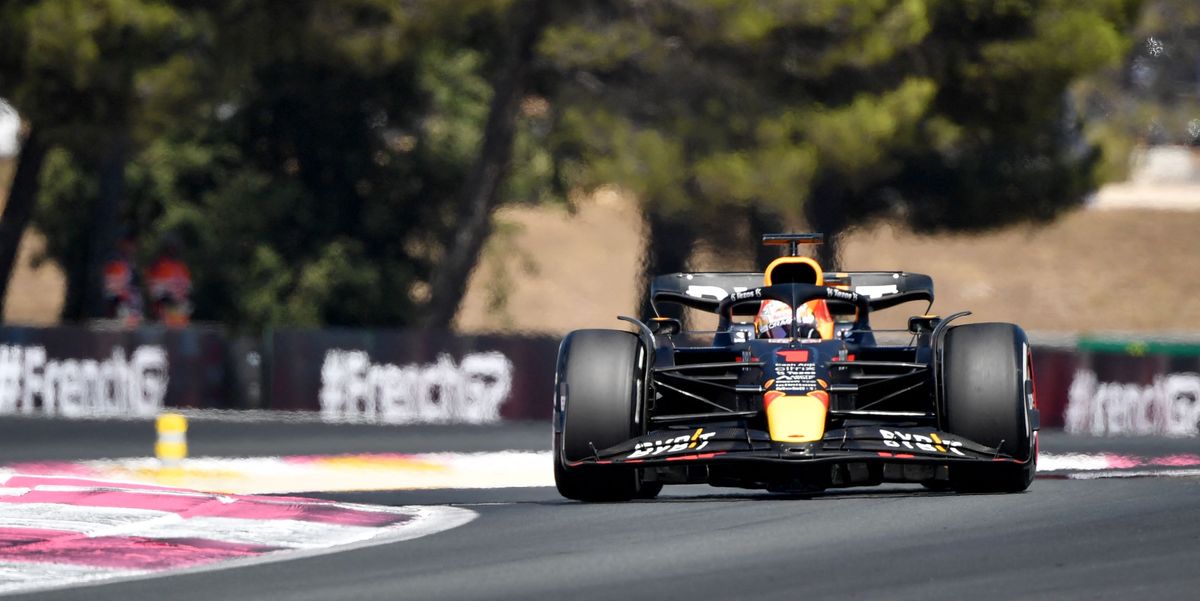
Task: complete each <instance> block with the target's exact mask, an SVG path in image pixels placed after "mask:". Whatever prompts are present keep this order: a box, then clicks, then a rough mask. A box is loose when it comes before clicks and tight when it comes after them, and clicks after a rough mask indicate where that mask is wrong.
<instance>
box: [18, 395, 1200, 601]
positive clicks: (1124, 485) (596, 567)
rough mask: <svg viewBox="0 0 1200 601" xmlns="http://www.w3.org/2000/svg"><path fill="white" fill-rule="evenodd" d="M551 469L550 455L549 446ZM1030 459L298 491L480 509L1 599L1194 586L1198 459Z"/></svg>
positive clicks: (242, 435) (741, 594) (200, 446)
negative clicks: (908, 478)
mask: <svg viewBox="0 0 1200 601" xmlns="http://www.w3.org/2000/svg"><path fill="white" fill-rule="evenodd" d="M152 431H153V428H152V426H151V425H149V424H147V423H145V422H104V423H103V424H98V423H96V422H63V421H49V420H36V419H17V418H6V419H0V461H3V462H12V461H17V460H20V461H35V460H39V459H72V458H78V459H87V458H97V457H109V456H122V455H144V454H146V453H147V451H148V448H149V447H148V445H150V444H151V443H152V440H153V434H152ZM189 441H190V442H191V444H192V448H193V454H208V455H216V454H224V455H278V454H284V453H300V452H302V453H340V452H365V451H377V452H386V451H398V452H417V451H438V450H461V451H473V450H504V449H524V450H542V449H545V448H547V447H548V444H549V433H548V427H546V426H544V425H542V424H517V425H509V426H504V427H498V428H490V427H404V428H401V427H381V426H344V425H343V426H333V425H321V424H312V423H306V424H279V423H237V424H228V423H218V422H204V421H202V420H193V422H192V428H191V431H190V432H189ZM1198 446H1200V445H1198V444H1197V441H1196V440H1195V439H1182V440H1180V439H1176V440H1166V439H1150V438H1140V439H1139V438H1124V439H1081V438H1075V437H1070V436H1065V435H1062V434H1049V435H1046V436H1044V437H1043V439H1042V450H1043V452H1044V453H1068V452H1084V451H1086V452H1113V453H1120V454H1130V455H1147V456H1149V455H1155V456H1168V455H1171V454H1176V453H1195V452H1196V450H1197V448H1198ZM547 469H549V466H547ZM1196 473H1197V472H1196V470H1188V471H1179V472H1176V474H1175V475H1174V476H1169V477H1168V476H1144V477H1112V478H1094V479H1072V478H1067V477H1063V476H1056V477H1048V478H1039V480H1038V481H1037V482H1035V483H1034V485H1033V487H1032V488H1031V489H1030V490H1029V492H1027V493H1024V494H1019V495H953V494H944V493H934V492H927V491H925V490H924V489H922V488H920V487H913V486H891V487H882V488H863V489H848V490H843V491H838V492H830V493H825V494H820V495H815V496H806V497H788V496H781V495H772V494H759V493H756V492H753V491H749V492H743V491H739V490H736V489H716V488H709V487H667V489H666V490H665V491H664V493H663V496H662V497H660V498H659V499H658V500H656V501H646V502H634V503H627V504H600V505H583V504H579V503H573V502H567V501H564V500H563V499H561V498H559V497H558V496H557V494H556V493H555V492H554V490H553V489H548V488H515V489H513V488H510V489H490V490H489V489H479V490H432V491H405V492H369V493H368V492H362V493H311V494H307V495H306V496H317V497H323V498H328V499H336V500H340V501H351V502H362V503H375V504H388V505H400V504H457V505H462V506H465V507H468V508H470V509H472V510H474V511H476V512H478V513H479V514H480V515H479V518H478V519H476V520H475V521H473V522H471V523H469V524H467V525H465V526H462V527H459V528H456V529H453V530H449V531H446V532H442V533H440V534H436V535H432V536H429V537H425V538H419V539H415V540H410V541H406V542H400V543H395V544H390V545H384V546H376V547H371V548H366V549H358V550H351V551H346V552H342V553H337V554H333V555H326V556H321V557H314V558H307V559H297V560H293V561H286V562H280V563H272V564H266V565H259V566H250V567H241V568H234V569H229V570H222V571H213V572H204V573H196V574H184V575H174V576H165V577H160V578H153V579H147V580H138V581H130V582H118V583H112V584H105V585H99V586H90V587H84V588H76V589H66V590H57V591H45V592H40V593H34V594H30V595H26V596H15V597H11V598H14V599H24V598H30V599H47V600H48V599H95V600H103V601H108V600H111V601H118V600H121V601H124V600H128V599H172V600H188V599H221V600H227V601H238V600H250V599H256V600H257V599H261V600H275V599H278V600H281V601H282V600H313V601H318V600H320V601H325V600H336V599H379V600H394V599H420V600H425V599H489V600H497V599H550V598H562V599H571V600H573V601H574V600H582V599H618V598H633V599H649V598H654V599H676V598H678V599H696V598H700V599H747V598H764V597H766V598H785V597H786V598H796V599H800V598H808V599H826V598H828V599H847V598H848V599H920V600H922V601H928V600H932V599H938V600H956V599H964V600H968V599H969V600H979V599H1055V600H1058V599H1148V598H1152V597H1157V598H1166V599H1195V598H1198V597H1200V570H1198V569H1197V564H1198V563H1200V477H1198V476H1197V475H1196Z"/></svg>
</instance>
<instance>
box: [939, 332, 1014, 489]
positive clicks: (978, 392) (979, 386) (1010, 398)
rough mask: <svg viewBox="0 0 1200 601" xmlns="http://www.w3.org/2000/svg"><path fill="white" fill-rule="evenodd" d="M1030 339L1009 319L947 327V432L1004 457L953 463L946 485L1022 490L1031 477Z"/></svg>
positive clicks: (944, 366) (944, 376)
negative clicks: (1004, 459) (1028, 392)
mask: <svg viewBox="0 0 1200 601" xmlns="http://www.w3.org/2000/svg"><path fill="white" fill-rule="evenodd" d="M1029 356H1030V355H1029V339H1028V338H1027V337H1026V335H1025V332H1024V331H1023V330H1021V328H1019V327H1017V326H1016V325H1013V324H1008V323H980V324H966V325H961V326H955V327H952V328H950V329H949V330H948V331H947V332H946V338H945V341H944V342H943V356H942V381H943V405H942V408H943V411H944V422H943V423H944V424H945V428H946V431H948V432H949V433H951V434H956V435H958V436H961V437H963V438H966V439H967V440H970V441H973V442H977V443H979V444H982V445H985V446H988V447H992V448H995V449H997V450H998V451H999V453H1000V454H1001V455H1006V456H1007V457H1008V458H1009V459H1010V460H1009V461H994V462H992V463H990V464H983V465H973V464H965V463H964V464H953V465H951V466H950V484H951V486H952V487H953V488H954V489H955V490H957V491H959V492H1005V493H1014V492H1021V491H1023V490H1025V489H1027V488H1029V485H1030V484H1031V483H1032V482H1033V477H1034V473H1035V471H1036V469H1037V448H1036V444H1035V436H1034V433H1033V430H1032V427H1031V419H1030V415H1029V412H1030V407H1029V406H1028V404H1027V403H1028V402H1029V400H1030V399H1031V397H1030V396H1029V394H1027V391H1031V390H1032V384H1031V378H1032V377H1033V375H1032V367H1031V365H1030V360H1029Z"/></svg>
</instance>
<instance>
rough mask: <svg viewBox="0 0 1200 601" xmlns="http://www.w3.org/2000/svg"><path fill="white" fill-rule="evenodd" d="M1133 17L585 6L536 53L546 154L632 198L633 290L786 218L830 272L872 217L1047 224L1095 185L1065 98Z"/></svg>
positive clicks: (1105, 59)
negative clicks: (855, 230) (550, 119)
mask: <svg viewBox="0 0 1200 601" xmlns="http://www.w3.org/2000/svg"><path fill="white" fill-rule="evenodd" d="M1137 5H1138V3H1137V2H1135V1H1129V2H1125V1H1120V0H1112V1H1107V2H1097V3H1087V4H1083V5H1081V4H1079V3H1075V2H1068V1H1066V0H1059V1H1053V2H1033V1H1021V0H1014V1H1011V2H987V1H982V0H980V1H953V2H950V1H937V0H880V1H873V2H860V1H854V0H823V1H818V2H790V1H787V0H776V1H771V2H755V3H742V2H728V1H725V0H698V1H696V2H689V3H634V2H588V3H585V4H583V5H580V6H577V7H576V8H575V10H574V11H573V14H572V15H571V17H570V18H569V19H567V20H562V21H558V22H556V23H555V25H554V26H553V27H552V28H551V29H550V30H549V31H548V32H547V34H546V36H545V39H544V41H543V43H542V45H541V48H540V49H541V51H542V54H543V56H544V57H545V59H546V61H547V63H548V64H549V65H550V67H551V69H552V70H553V73H554V75H553V80H554V81H555V82H557V85H556V86H555V88H554V94H553V97H552V98H553V103H554V106H555V108H556V113H557V119H556V130H555V137H554V140H555V153H556V156H558V157H559V158H560V160H561V161H562V163H563V164H564V167H563V169H562V171H563V172H564V173H565V174H567V176H568V177H569V178H570V181H571V182H572V183H574V184H576V185H580V186H583V187H585V188H590V187H595V186H598V185H603V184H609V183H617V184H620V185H622V186H625V187H626V188H628V189H629V190H631V191H632V192H634V193H636V194H637V195H638V196H639V197H640V198H641V199H642V206H643V211H644V213H645V215H646V220H647V222H648V225H649V232H650V236H651V240H650V250H649V252H648V255H647V259H648V260H647V264H646V270H647V272H648V273H654V272H661V271H672V270H677V269H682V268H684V267H685V264H684V263H685V261H686V259H687V256H688V255H689V253H690V250H689V246H690V244H691V243H692V242H693V241H694V240H696V239H697V238H701V237H703V238H714V237H720V236H723V235H727V232H730V231H734V230H737V229H739V223H748V224H749V225H748V226H747V227H748V230H749V231H751V233H752V234H756V233H758V231H761V230H762V229H764V228H769V229H778V228H779V226H778V225H776V224H777V223H778V221H779V220H780V219H781V218H790V219H792V220H795V219H797V218H801V217H802V218H803V219H804V220H805V221H806V222H807V223H808V224H809V227H812V228H814V229H816V230H819V231H824V232H825V233H826V234H827V235H828V236H829V243H828V244H827V245H826V246H825V247H824V248H823V251H822V259H823V260H824V261H825V262H826V263H828V264H830V265H836V257H837V245H836V243H837V240H838V236H839V235H840V234H841V233H842V232H843V231H845V229H846V228H848V227H851V226H853V225H854V224H857V223H862V222H864V221H866V220H869V219H872V218H875V217H877V216H881V215H899V216H902V217H904V218H906V219H907V220H908V221H909V222H910V223H911V224H913V225H914V226H916V227H918V228H920V229H925V230H929V229H939V228H986V227H994V226H998V225H1003V224H1007V223H1012V222H1014V221H1019V220H1043V219H1048V218H1051V217H1053V216H1054V215H1055V214H1057V213H1058V212H1059V211H1061V210H1063V209H1064V208H1066V207H1070V206H1073V205H1075V204H1077V203H1078V202H1079V201H1080V200H1081V199H1082V197H1083V196H1084V194H1085V193H1086V192H1087V191H1089V190H1091V189H1092V188H1094V186H1095V185H1096V184H1097V183H1098V178H1097V173H1096V169H1095V166H1096V164H1097V151H1096V148H1095V147H1094V146H1092V145H1090V144H1089V143H1088V141H1087V140H1086V139H1085V138H1084V137H1083V136H1082V135H1080V131H1079V128H1078V126H1077V124H1076V123H1074V122H1073V121H1072V112H1071V111H1070V107H1069V103H1068V102H1066V96H1065V93H1066V91H1067V89H1068V86H1069V85H1070V84H1071V82H1072V81H1073V80H1075V79H1076V78H1078V77H1080V76H1081V75H1084V74H1087V73H1090V72H1093V71H1095V70H1097V69H1099V68H1101V67H1104V66H1106V65H1111V64H1113V63H1114V62H1115V61H1118V60H1119V59H1120V57H1121V56H1123V54H1124V52H1125V51H1126V50H1127V49H1128V46H1129V41H1128V36H1127V34H1126V33H1125V32H1126V31H1127V30H1128V29H1129V27H1130V25H1131V22H1132V20H1133V18H1134V15H1135V14H1136V9H1137ZM743 231H746V230H745V229H743ZM750 243H753V242H750Z"/></svg>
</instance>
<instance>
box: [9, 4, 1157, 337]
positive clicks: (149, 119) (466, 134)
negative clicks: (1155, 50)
mask: <svg viewBox="0 0 1200 601" xmlns="http://www.w3.org/2000/svg"><path fill="white" fill-rule="evenodd" d="M1163 1H1166V0H1163ZM541 8H546V10H547V12H544V13H543V12H538V11H537V10H534V9H541ZM1137 9H1138V2H1137V0H1099V1H1096V2H1088V3H1077V2H1071V1H1069V0H1048V1H1042V2H1035V1H1033V0H1004V1H996V0H954V1H951V0H865V1H864V0H815V1H813V0H809V1H798V0H759V1H756V2H737V1H731V0H691V1H688V2H641V1H635V0H581V1H580V2H572V3H568V4H563V3H550V2H545V0H459V1H457V2H443V1H438V0H413V1H408V2H400V3H397V2H388V1H385V0H295V1H289V2H279V1H269V2H249V1H246V0H218V1H212V2H193V1H188V0H176V1H168V0H34V1H30V2H22V3H5V4H3V5H0V93H2V94H3V95H5V96H6V97H8V98H10V99H11V100H12V101H13V102H14V104H15V105H16V106H17V108H18V109H19V110H20V111H21V112H22V114H23V115H24V116H25V117H26V118H27V119H28V121H29V122H30V124H31V125H32V127H33V128H34V130H36V131H39V132H41V133H43V134H45V135H44V141H45V149H46V155H45V161H44V167H43V168H42V169H41V177H40V178H35V179H36V181H40V182H41V190H40V192H39V193H38V194H37V198H38V199H39V200H38V206H37V210H36V212H35V213H34V217H33V218H34V220H35V222H36V223H37V225H38V226H39V227H40V228H41V229H42V230H43V231H44V232H45V233H46V234H47V238H48V249H47V257H48V258H50V259H53V260H55V261H58V262H59V263H60V264H62V265H63V266H64V267H65V268H66V269H67V271H68V273H69V274H71V275H70V279H71V281H72V282H74V283H75V284H74V285H75V288H76V289H77V290H76V292H73V295H74V296H75V297H76V298H83V296H84V295H83V294H82V293H81V292H79V291H78V290H82V289H85V288H87V286H88V283H87V282H88V279H87V278H88V274H89V273H90V272H92V271H94V265H95V262H96V261H97V257H98V255H99V253H101V252H103V249H104V248H105V244H106V237H107V238H111V237H112V236H113V235H114V234H113V232H112V231H108V233H104V232H105V231H106V230H112V229H113V227H114V226H115V224H116V223H117V217H119V218H120V221H121V222H123V223H125V224H127V225H128V227H130V228H132V229H133V230H135V231H137V232H139V233H140V234H141V240H142V243H143V255H144V256H143V257H142V259H143V260H147V259H148V258H149V254H150V253H151V252H153V250H154V248H155V246H156V244H157V241H158V240H160V239H162V238H163V237H165V236H167V235H168V234H171V235H177V236H179V237H181V238H182V239H183V240H184V242H185V247H184V249H185V251H184V254H185V258H186V260H187V261H188V262H189V264H191V265H192V268H193V273H194V278H195V290H196V291H195V305H196V308H197V313H196V317H197V318H200V319H213V320H220V321H222V322H225V323H227V324H230V325H231V326H233V327H235V328H240V329H245V330H249V331H254V330H258V329H260V328H263V327H270V326H273V325H283V324H287V325H385V326H400V325H408V324H414V323H417V322H418V321H419V317H420V316H421V315H426V316H431V317H430V318H429V320H428V321H427V322H426V323H433V324H435V325H440V324H445V323H447V322H448V321H449V319H450V318H451V317H452V316H453V314H454V311H455V309H456V306H457V302H458V299H457V298H456V296H457V295H458V294H460V292H459V291H460V290H461V285H462V283H463V282H464V281H465V276H466V274H467V273H469V271H470V268H471V266H472V265H473V263H474V262H475V260H476V258H477V255H478V249H479V248H480V247H481V245H482V242H483V240H482V238H483V236H484V235H486V234H487V232H489V231H490V229H491V216H490V214H491V212H492V211H493V210H494V209H495V207H496V206H497V205H498V204H500V203H503V202H541V201H547V200H556V199H562V198H565V197H566V196H567V194H566V191H567V190H576V189H584V190H586V189H592V188H596V187H598V186H603V185H612V184H616V185H619V186H622V187H624V188H626V189H628V190H629V191H631V192H633V193H635V194H636V195H637V196H638V197H639V198H640V199H641V202H642V205H641V207H642V210H643V212H644V214H645V216H646V222H647V225H648V232H649V234H650V237H651V245H650V248H649V250H648V253H647V265H646V269H647V270H648V271H652V272H655V271H670V270H675V269H683V268H685V267H686V262H687V260H688V257H689V255H690V251H691V246H692V244H693V243H694V242H696V241H699V240H725V239H731V238H734V239H736V238H739V237H744V236H745V234H746V233H747V232H749V233H750V234H751V235H753V234H754V233H756V232H759V231H762V230H764V229H779V228H782V227H783V226H782V225H780V224H781V223H782V222H785V221H789V222H794V221H796V220H800V219H804V220H806V221H807V222H808V223H809V224H810V225H811V226H812V227H814V228H816V229H821V230H824V231H826V232H828V233H830V234H833V235H834V236H835V239H836V235H837V234H838V233H840V232H842V231H844V230H845V229H846V228H848V227H852V226H853V225H855V224H858V223H862V222H864V221H867V220H870V219H874V218H876V217H879V216H898V217H902V218H904V219H906V220H907V221H908V222H909V223H911V224H912V225H914V226H915V227H917V228H919V229H925V230H932V229H940V228H957V229H970V228H985V227H993V226H997V225H1003V224H1007V223H1012V222H1014V221H1021V220H1044V219H1049V218H1052V217H1053V216H1054V215H1056V214H1057V213H1059V212H1060V211H1062V210H1063V209H1065V208H1067V207H1070V206H1073V205H1074V204H1075V203H1077V202H1079V200H1080V199H1081V198H1082V197H1083V195H1084V194H1085V193H1087V192H1088V191H1089V190H1091V189H1093V188H1094V187H1095V186H1096V185H1097V183H1098V182H1099V181H1100V177H1101V175H1102V173H1103V172H1102V171H1101V170H1100V169H1099V167H1098V165H1101V164H1102V160H1101V159H1102V154H1101V151H1100V148H1101V147H1104V148H1109V149H1114V148H1118V146H1117V145H1113V144H1108V143H1105V141H1104V139H1103V137H1102V136H1099V135H1097V133H1096V132H1097V130H1096V129H1095V128H1093V127H1092V126H1091V124H1090V123H1088V122H1087V121H1086V119H1087V118H1089V116H1090V115H1091V113H1090V112H1089V111H1087V110H1080V108H1079V106H1078V103H1073V102H1072V101H1071V100H1070V99H1071V98H1072V97H1070V96H1068V94H1067V92H1068V90H1070V89H1071V87H1072V86H1073V85H1075V86H1079V85H1081V84H1079V83H1078V82H1079V81H1080V78H1081V77H1083V76H1086V75H1088V74H1092V73H1096V72H1098V71H1100V70H1103V69H1106V68H1112V67H1113V66H1114V65H1118V64H1120V61H1121V59H1122V57H1124V56H1126V55H1127V53H1128V51H1129V48H1130V46H1131V43H1130V36H1129V31H1130V30H1131V29H1132V28H1133V27H1134V23H1135V20H1136V19H1135V17H1136V15H1137ZM534 13H536V14H538V15H540V16H539V17H538V18H537V19H533V18H531V17H530V15H531V14H534ZM543 18H544V19H543ZM1143 27H1144V25H1143ZM522 40H524V42H522ZM523 43H527V44H529V45H530V46H529V48H526V49H525V50H522V48H523V46H522V44H523ZM513 61H516V62H515V63H514V62H513ZM510 153H511V157H512V158H511V161H510V160H509V155H510ZM510 165H511V168H509V166H510ZM506 173H507V174H508V177H507V178H505V177H504V175H505V174H506ZM501 182H503V185H501ZM117 193H119V195H120V198H118V199H116V201H112V198H114V195H115V194H117ZM106 198H107V199H109V201H106V200H105V199H106ZM106 216H108V217H106ZM109 217H111V219H109ZM106 220H107V221H106ZM110 222H111V223H110ZM740 242H741V243H742V244H744V245H745V244H747V243H752V242H751V241H747V240H744V239H742V240H740ZM835 257H836V246H831V248H830V250H829V251H828V252H827V256H826V257H825V258H826V259H827V260H832V259H834V258H835ZM93 286H94V285H93ZM85 314H86V312H85V311H84V310H83V305H82V303H81V302H76V303H70V302H69V303H68V311H67V314H66V317H68V318H79V317H82V316H84V315H85Z"/></svg>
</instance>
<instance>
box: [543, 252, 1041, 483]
mask: <svg viewBox="0 0 1200 601" xmlns="http://www.w3.org/2000/svg"><path fill="white" fill-rule="evenodd" d="M820 240H821V236H820V235H819V234H774V235H768V236H764V243H767V244H781V245H785V246H787V248H788V252H786V253H785V254H784V256H781V257H779V258H778V259H776V260H775V261H773V262H771V264H770V265H768V266H767V268H766V270H765V271H764V272H763V273H674V274H668V275H662V276H658V277H656V278H655V279H654V280H653V282H652V283H651V289H650V298H651V302H652V304H653V306H654V312H655V316H653V317H651V318H649V319H647V320H645V321H639V320H637V319H633V318H629V317H622V318H621V319H623V320H625V321H628V322H631V323H632V324H633V325H634V326H636V332H627V331H622V330H598V329H597V330H577V331H574V332H571V333H570V334H568V335H567V336H566V337H565V338H564V339H563V341H562V344H561V346H560V348H559V353H558V364H557V370H556V378H555V394H554V475H555V483H556V485H557V488H558V491H559V492H560V493H561V494H562V495H563V496H565V497H567V498H570V499H577V500H581V501H621V500H629V499H635V498H652V497H654V496H656V495H657V494H658V493H659V491H660V490H661V489H662V487H663V485H664V484H691V483H707V484H711V485H714V486H735V487H743V488H757V489H767V490H771V491H783V492H809V491H819V490H823V489H825V488H830V487H849V486H870V485H877V484H881V483H884V482H913V483H921V484H924V485H926V486H928V487H930V488H934V489H946V490H956V491H961V492H978V491H986V492H1020V491H1023V490H1025V489H1026V488H1028V487H1029V485H1030V483H1031V482H1032V481H1033V476H1034V472H1035V470H1036V463H1037V446H1038V445H1037V430H1038V409H1037V402H1036V399H1035V394H1034V382H1033V372H1032V363H1031V354H1030V347H1029V341H1028V338H1027V337H1026V335H1025V332H1024V331H1023V330H1022V329H1021V328H1020V327H1018V326H1016V325H1014V324H1008V323H970V324H963V325H952V322H953V321H954V320H956V319H958V318H960V317H962V316H964V315H968V314H969V312H962V313H956V314H953V315H950V316H947V317H945V318H939V317H938V316H934V315H928V314H925V315H919V316H914V317H911V318H909V320H908V328H907V331H906V333H905V336H906V340H907V341H908V342H907V344H902V345H888V344H881V343H878V342H877V341H876V336H877V335H880V336H882V335H883V331H881V330H873V329H872V328H871V325H870V316H871V313H872V312H873V311H877V310H881V309H886V308H889V307H894V306H896V305H900V304H902V303H907V302H910V301H924V302H926V303H928V304H929V306H932V303H933V281H932V279H931V278H930V277H929V276H926V275H922V274H917V273H906V272H891V271H850V272H838V273H824V272H823V270H822V269H821V267H820V265H818V264H817V262H816V261H814V260H813V259H811V258H809V257H805V256H800V254H799V252H798V250H799V248H800V245H801V244H804V243H814V242H819V241H820ZM669 303H675V304H676V305H682V306H684V307H690V308H692V309H698V310H701V311H704V312H710V313H714V314H716V318H717V326H716V328H715V331H710V332H707V333H697V332H689V331H685V330H684V329H683V326H682V323H681V321H680V320H678V319H673V318H666V317H661V312H660V308H661V307H664V306H665V305H666V304H669ZM781 306H784V307H786V308H787V309H786V310H787V313H785V315H786V316H787V317H788V318H787V319H779V315H780V307H781ZM768 313H769V315H768ZM753 315H758V316H759V317H758V318H757V319H754V320H753V321H751V319H750V317H751V316H753ZM764 316H767V317H764ZM781 326H782V327H781ZM698 336H701V337H703V338H702V339H698Z"/></svg>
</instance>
